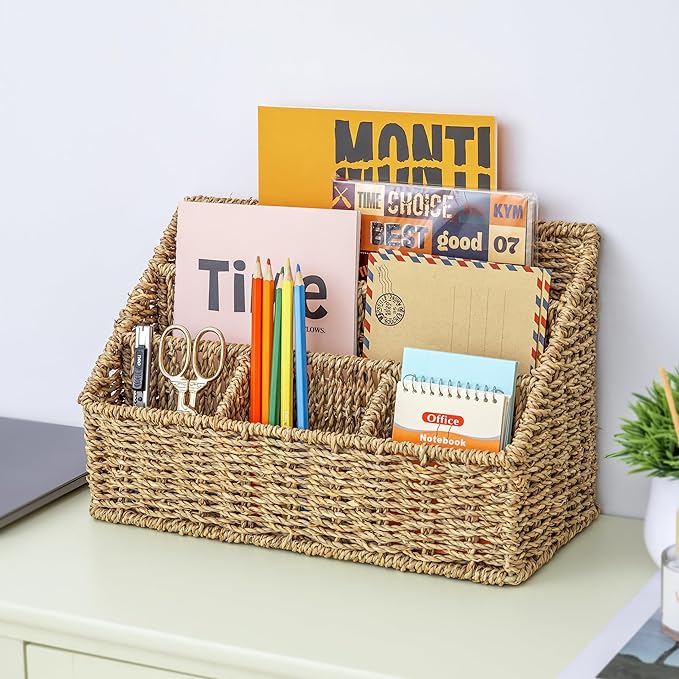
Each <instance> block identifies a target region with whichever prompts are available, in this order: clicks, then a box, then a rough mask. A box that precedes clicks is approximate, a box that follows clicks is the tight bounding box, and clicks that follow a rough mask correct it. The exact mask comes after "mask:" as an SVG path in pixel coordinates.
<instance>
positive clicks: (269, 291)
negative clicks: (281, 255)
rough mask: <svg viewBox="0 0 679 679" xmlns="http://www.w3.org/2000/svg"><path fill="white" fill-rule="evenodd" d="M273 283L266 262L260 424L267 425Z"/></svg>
mask: <svg viewBox="0 0 679 679" xmlns="http://www.w3.org/2000/svg"><path fill="white" fill-rule="evenodd" d="M274 294H275V291H274V282H273V273H272V272H271V260H270V259H267V260H266V268H265V269H264V282H263V283H262V422H264V424H268V423H269V397H270V396H271V393H270V392H271V342H272V340H273V303H274Z"/></svg>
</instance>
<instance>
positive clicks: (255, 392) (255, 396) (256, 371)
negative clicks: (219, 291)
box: [250, 257, 262, 422]
mask: <svg viewBox="0 0 679 679" xmlns="http://www.w3.org/2000/svg"><path fill="white" fill-rule="evenodd" d="M251 299H252V335H251V338H250V422H261V421H262V265H261V263H260V261H259V257H257V261H256V262H255V272H254V273H253V274H252V298H251Z"/></svg>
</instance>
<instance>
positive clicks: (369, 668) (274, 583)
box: [0, 489, 655, 679]
mask: <svg viewBox="0 0 679 679" xmlns="http://www.w3.org/2000/svg"><path fill="white" fill-rule="evenodd" d="M88 501H89V495H88V491H87V490H86V489H83V490H80V491H78V492H76V493H73V494H71V495H70V496H67V497H65V498H63V499H62V500H59V501H58V502H56V503H54V504H52V505H51V506H48V507H46V508H45V509H42V510H40V511H39V512H37V513H35V514H33V515H31V516H29V517H26V518H25V519H23V520H21V521H19V522H18V523H16V524H14V525H11V526H9V527H7V528H5V529H4V530H2V531H0V636H2V635H4V636H13V635H15V636H16V634H17V632H16V630H20V631H21V630H24V631H25V637H24V638H31V639H33V640H35V641H36V642H38V643H45V644H51V643H56V641H55V635H61V637H62V638H61V639H60V640H59V643H60V644H61V645H67V644H68V643H70V642H69V639H70V640H71V641H72V642H73V644H76V640H79V641H77V643H78V644H79V648H81V649H83V650H84V651H85V652H88V648H89V651H90V652H96V649H97V646H96V644H97V643H99V644H101V643H104V642H106V643H108V644H115V645H117V648H118V649H124V654H125V655H127V656H128V657H131V658H133V659H136V661H138V662H146V661H147V660H148V661H149V662H150V655H149V654H154V653H155V659H154V662H155V661H157V659H158V657H161V658H162V657H170V656H171V657H172V658H174V659H175V660H174V661H173V664H172V667H174V668H181V669H182V671H187V672H194V673H196V674H205V675H206V676H215V677H217V676H219V677H222V676H223V677H237V676H242V675H241V674H239V672H238V668H244V667H246V666H247V667H251V668H255V669H257V670H258V671H261V672H262V676H266V677H309V678H310V679H311V678H313V679H319V678H320V677H349V676H356V677H359V676H361V677H372V676H376V675H381V676H384V675H389V676H397V677H407V678H408V679H423V678H426V679H438V678H439V677H441V678H443V677H489V678H490V677H500V676H502V677H520V678H521V679H530V678H531V677H535V678H537V679H546V678H548V677H555V676H557V675H558V673H559V672H560V671H561V670H562V669H563V668H564V667H565V666H566V665H568V663H569V662H570V661H571V660H572V659H573V658H574V657H575V656H576V655H577V653H578V652H579V651H580V650H581V649H582V648H583V647H584V646H585V645H586V644H587V642H588V641H589V640H590V639H591V638H592V637H594V636H595V635H596V634H597V632H598V631H599V630H600V629H601V628H602V627H603V626H604V625H605V624H606V623H607V622H608V620H609V619H610V618H611V617H612V616H613V615H614V614H615V613H616V611H618V610H619V609H620V608H621V607H622V606H623V604H624V603H625V602H626V601H627V600H628V599H629V598H630V597H632V596H633V595H634V594H635V593H636V592H637V590H638V589H639V588H640V587H641V586H642V585H643V584H644V583H645V582H646V581H647V580H648V578H649V577H650V576H651V574H652V573H653V572H654V570H655V567H654V565H653V564H652V563H651V561H650V559H649V558H648V556H647V555H646V552H645V549H644V545H643V540H642V524H641V522H640V521H637V520H633V519H621V518H613V517H601V518H599V519H598V520H597V521H595V523H594V524H593V525H592V526H591V527H590V528H588V529H586V530H585V531H584V532H583V533H581V534H580V535H579V536H578V537H576V538H575V540H574V541H572V542H571V543H570V544H568V545H567V546H566V547H564V548H563V549H562V550H561V551H560V552H559V553H557V555H556V556H555V557H554V559H553V560H552V561H551V562H550V563H549V564H547V565H546V566H545V567H543V568H542V569H541V570H540V571H538V573H536V574H535V575H534V576H533V577H532V578H531V579H529V580H528V581H527V582H525V583H524V584H522V585H520V586H518V587H509V586H505V587H491V586H487V585H478V584H474V583H470V582H461V581H456V580H448V579H446V578H443V577H435V576H426V575H416V574H411V573H400V572H398V571H394V570H389V569H384V568H379V567H375V566H367V565H360V564H354V563H348V562H339V561H334V560H330V559H323V558H311V557H306V556H302V555H298V554H292V553H289V552H285V551H278V550H269V549H262V548H258V547H252V546H247V545H231V544H226V543H220V542H215V541H211V540H206V539H197V538H190V537H181V536H178V535H170V534H166V533H160V532H156V531H153V530H148V529H140V528H134V527H128V526H120V525H112V524H107V523H103V522H100V521H95V520H94V519H92V518H90V516H89V514H88ZM13 630H14V631H13ZM88 639H89V640H91V641H92V644H93V645H92V646H91V647H88V646H87V643H85V642H83V640H85V641H87V640H88ZM83 643H84V644H85V645H83ZM121 653H122V651H121ZM317 663H321V665H319V664H317ZM333 667H334V669H333ZM338 667H339V668H354V669H356V670H362V671H363V672H360V671H359V672H357V673H356V674H353V673H351V672H348V671H347V670H346V669H338ZM219 668H231V669H230V670H227V669H223V671H222V670H220V669H219ZM234 668H235V669H234ZM209 672H212V674H209ZM248 676H250V675H248Z"/></svg>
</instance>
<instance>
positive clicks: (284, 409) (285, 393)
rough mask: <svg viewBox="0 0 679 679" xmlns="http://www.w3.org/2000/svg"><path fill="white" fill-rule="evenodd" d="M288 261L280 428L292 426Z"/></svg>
mask: <svg viewBox="0 0 679 679" xmlns="http://www.w3.org/2000/svg"><path fill="white" fill-rule="evenodd" d="M293 288H294V284H293V281H292V271H291V270H290V260H289V259H288V261H287V262H286V264H285V276H284V277H283V291H282V298H283V299H282V304H281V307H282V309H281V311H282V313H281V427H292V426H293V420H292V417H293V413H292V408H293V400H292V369H293V364H292V309H293V292H294V290H293Z"/></svg>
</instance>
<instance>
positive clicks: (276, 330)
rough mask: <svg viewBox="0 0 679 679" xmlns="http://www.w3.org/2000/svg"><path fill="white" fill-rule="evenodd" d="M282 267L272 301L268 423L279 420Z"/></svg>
mask: <svg viewBox="0 0 679 679" xmlns="http://www.w3.org/2000/svg"><path fill="white" fill-rule="evenodd" d="M282 300H283V269H281V272H280V274H279V276H278V283H277V284H276V294H275V302H274V309H275V313H274V319H273V342H272V345H271V389H270V394H269V424H280V422H281V313H282V311H283V301H282Z"/></svg>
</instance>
